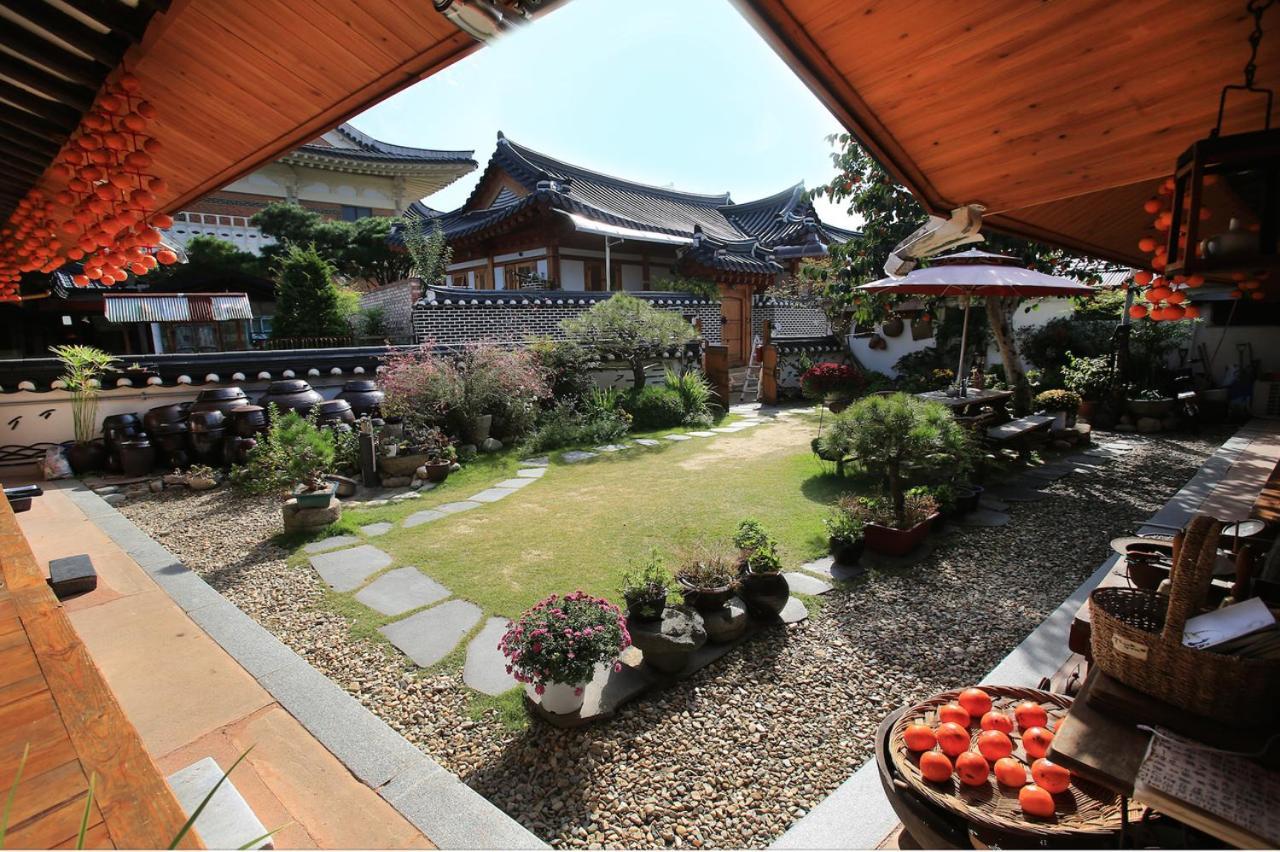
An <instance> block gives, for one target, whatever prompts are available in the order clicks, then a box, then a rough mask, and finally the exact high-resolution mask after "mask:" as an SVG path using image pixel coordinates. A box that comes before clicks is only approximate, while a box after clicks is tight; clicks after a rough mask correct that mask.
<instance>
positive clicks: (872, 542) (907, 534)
mask: <svg viewBox="0 0 1280 852" xmlns="http://www.w3.org/2000/svg"><path fill="white" fill-rule="evenodd" d="M937 514H938V513H937V512H934V513H933V514H932V515H930V516H929V517H927V518H925V519H924V520H923V521H921V522H920V523H918V524H916V525H915V526H914V527H911V528H910V529H905V530H900V529H897V528H895V527H882V526H880V525H879V524H867V525H866V527H865V528H864V530H863V533H862V536H863V540H864V541H865V542H866V545H867V549H868V550H870V551H871V552H872V553H880V554H883V555H885V556H906V555H907V554H908V553H910V552H911V551H913V550H915V549H916V548H917V547H918V546H919V545H920V543H921V542H922V541H924V540H925V537H926V536H927V535H929V528H930V527H932V526H933V522H934V520H935V519H936V518H937Z"/></svg>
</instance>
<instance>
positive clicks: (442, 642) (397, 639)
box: [378, 599, 480, 668]
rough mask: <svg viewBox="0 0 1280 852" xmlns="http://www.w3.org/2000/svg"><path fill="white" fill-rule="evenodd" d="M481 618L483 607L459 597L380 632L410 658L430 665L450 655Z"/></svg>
mask: <svg viewBox="0 0 1280 852" xmlns="http://www.w3.org/2000/svg"><path fill="white" fill-rule="evenodd" d="M479 621H480V607H478V606H476V605H475V604H473V603H470V602H468V601H462V600H456V599H455V600H451V601H445V602H444V603H442V604H436V605H435V606H433V607H431V608H430V609H424V610H423V611H422V612H419V613H417V614H416V615H411V616H409V617H408V618H402V619H400V620H399V621H395V622H392V623H391V624H388V625H386V626H384V627H379V628H378V632H379V633H381V634H382V635H383V636H386V637H387V639H388V640H390V641H391V644H392V645H395V646H396V647H397V648H399V649H400V651H401V652H402V653H403V654H404V655H405V656H406V657H408V658H409V659H411V660H413V661H414V662H415V663H417V664H418V665H420V666H422V667H423V668H426V667H428V666H434V665H435V664H436V663H438V662H440V661H441V660H443V659H444V658H445V657H447V656H449V653H450V652H451V651H452V650H453V649H454V647H455V646H457V644H458V643H459V642H461V641H462V639H463V638H464V637H465V636H466V635H467V634H468V633H470V632H471V628H473V627H475V626H476V623H477V622H479Z"/></svg>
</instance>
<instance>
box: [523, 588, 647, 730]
mask: <svg viewBox="0 0 1280 852" xmlns="http://www.w3.org/2000/svg"><path fill="white" fill-rule="evenodd" d="M630 644H631V635H630V634H629V633H628V632H627V622H626V617H625V616H623V614H622V612H621V610H619V609H618V607H616V606H615V605H613V604H611V603H609V602H608V601H607V600H605V599H604V598H596V597H592V596H591V595H588V594H587V593H586V592H581V591H579V592H573V593H571V594H568V595H564V596H563V597H561V596H560V595H552V596H551V597H549V598H546V599H544V600H541V601H539V602H538V603H536V604H534V605H533V606H532V607H530V608H529V609H527V610H525V612H524V613H523V614H522V615H521V616H520V617H519V618H518V619H516V620H515V621H513V622H511V624H510V625H509V626H508V627H507V632H506V633H505V634H503V636H502V640H501V641H500V642H499V643H498V648H499V649H500V650H501V651H502V653H503V654H505V655H506V657H507V659H508V660H509V661H510V664H509V665H508V666H507V671H508V672H510V673H511V674H512V675H514V676H515V679H516V680H517V681H519V682H520V683H523V684H524V685H525V691H526V692H527V693H528V694H529V696H530V697H531V698H536V699H537V700H539V701H540V702H541V704H542V707H543V709H544V710H547V711H549V712H552V713H573V712H576V711H577V710H578V708H580V707H581V706H582V694H583V689H584V687H585V686H586V685H587V684H588V683H590V682H591V678H592V677H593V676H594V674H595V670H596V667H597V666H599V665H601V664H604V663H610V662H612V663H613V664H614V668H615V670H616V669H618V668H620V667H621V663H618V662H617V658H618V655H619V654H620V653H622V651H623V650H624V649H626V648H627V647H628V646H629V645H630Z"/></svg>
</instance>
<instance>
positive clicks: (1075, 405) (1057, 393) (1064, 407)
mask: <svg viewBox="0 0 1280 852" xmlns="http://www.w3.org/2000/svg"><path fill="white" fill-rule="evenodd" d="M1036 407H1037V408H1043V409H1044V410H1045V411H1063V412H1066V413H1067V414H1074V413H1075V412H1077V411H1079V410H1080V394H1078V393H1073V392H1072V391H1069V390H1047V391H1044V392H1042V393H1040V394H1038V395H1037V396H1036Z"/></svg>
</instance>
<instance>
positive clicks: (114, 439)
mask: <svg viewBox="0 0 1280 852" xmlns="http://www.w3.org/2000/svg"><path fill="white" fill-rule="evenodd" d="M142 436H143V431H142V424H141V423H140V422H138V423H109V424H104V425H103V427H102V440H103V443H104V444H105V445H106V449H107V453H108V454H110V453H112V452H114V451H115V449H116V447H119V446H120V444H121V442H123V441H132V440H133V439H134V438H140V437H142Z"/></svg>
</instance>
